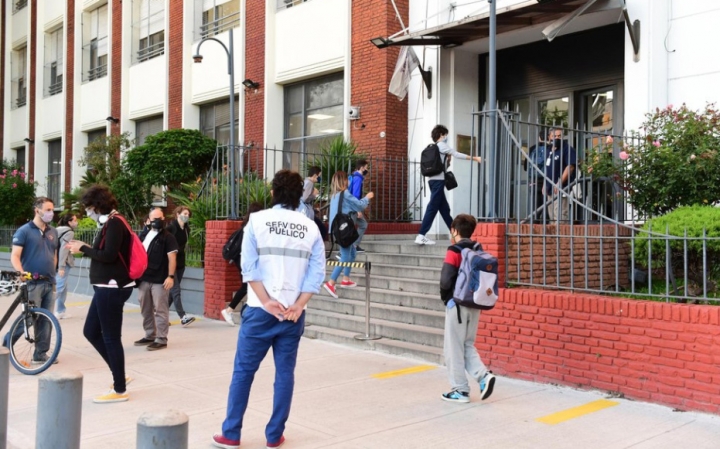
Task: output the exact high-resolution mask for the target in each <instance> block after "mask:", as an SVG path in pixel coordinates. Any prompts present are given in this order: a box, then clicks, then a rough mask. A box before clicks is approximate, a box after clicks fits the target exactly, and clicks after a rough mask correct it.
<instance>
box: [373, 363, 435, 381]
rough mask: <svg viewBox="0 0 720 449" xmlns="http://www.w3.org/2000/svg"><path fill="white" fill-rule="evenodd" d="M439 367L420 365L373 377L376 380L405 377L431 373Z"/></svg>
mask: <svg viewBox="0 0 720 449" xmlns="http://www.w3.org/2000/svg"><path fill="white" fill-rule="evenodd" d="M435 368H437V366H434V365H418V366H413V367H412V368H405V369H399V370H396V371H387V372H384V373H378V374H373V375H372V377H374V378H375V379H389V378H391V377H397V376H404V375H405V374H415V373H422V372H423V371H430V370H431V369H435Z"/></svg>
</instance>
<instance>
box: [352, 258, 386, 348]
mask: <svg viewBox="0 0 720 449" xmlns="http://www.w3.org/2000/svg"><path fill="white" fill-rule="evenodd" d="M381 338H382V337H381V336H379V335H370V262H368V261H367V256H365V335H363V334H358V335H355V339H356V340H363V341H365V340H380V339H381Z"/></svg>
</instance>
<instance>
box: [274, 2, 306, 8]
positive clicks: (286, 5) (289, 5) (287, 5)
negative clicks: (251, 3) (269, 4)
mask: <svg viewBox="0 0 720 449" xmlns="http://www.w3.org/2000/svg"><path fill="white" fill-rule="evenodd" d="M275 1H276V2H277V9H287V8H292V7H293V6H295V5H299V4H300V3H305V2H306V1H307V0H275Z"/></svg>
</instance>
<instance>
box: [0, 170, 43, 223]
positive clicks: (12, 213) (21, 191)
mask: <svg viewBox="0 0 720 449" xmlns="http://www.w3.org/2000/svg"><path fill="white" fill-rule="evenodd" d="M7 165H10V168H7ZM3 166H4V167H6V168H2V170H1V171H0V225H4V226H19V225H22V224H23V223H25V222H26V221H28V220H30V219H32V217H33V209H32V204H33V201H34V200H35V183H33V182H30V181H29V179H28V176H27V174H26V173H25V172H24V171H22V170H21V169H19V168H12V167H13V166H12V164H8V163H7V162H3Z"/></svg>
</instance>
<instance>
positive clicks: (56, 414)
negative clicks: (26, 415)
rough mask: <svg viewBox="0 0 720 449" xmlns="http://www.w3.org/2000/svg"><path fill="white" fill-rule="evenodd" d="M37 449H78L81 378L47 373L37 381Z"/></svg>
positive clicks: (80, 414) (73, 374) (72, 375)
mask: <svg viewBox="0 0 720 449" xmlns="http://www.w3.org/2000/svg"><path fill="white" fill-rule="evenodd" d="M38 384H39V385H38V387H39V388H38V408H37V410H38V411H37V431H36V432H35V447H36V448H37V449H79V448H80V418H81V416H82V390H83V375H82V373H80V372H79V371H71V372H65V373H62V372H56V373H48V374H45V375H43V376H42V377H40V379H39V381H38Z"/></svg>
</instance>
